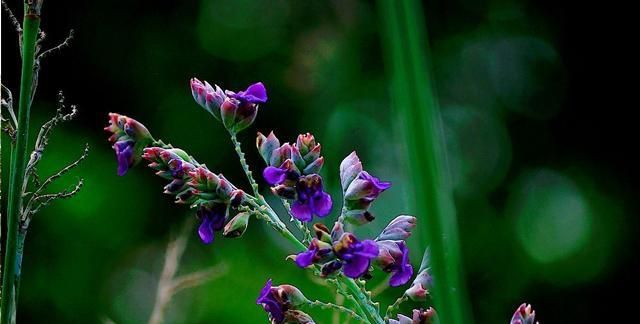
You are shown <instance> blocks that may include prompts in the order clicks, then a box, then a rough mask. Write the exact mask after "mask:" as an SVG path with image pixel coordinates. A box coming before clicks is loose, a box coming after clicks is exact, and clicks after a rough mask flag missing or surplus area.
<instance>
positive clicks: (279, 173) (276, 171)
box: [262, 166, 287, 186]
mask: <svg viewBox="0 0 640 324" xmlns="http://www.w3.org/2000/svg"><path fill="white" fill-rule="evenodd" d="M286 173H287V171H286V170H283V169H280V168H276V167H272V166H269V167H266V168H265V169H264V171H262V176H263V177H264V180H265V181H267V183H268V184H270V185H272V186H274V185H278V184H281V183H283V182H284V180H285V178H286Z"/></svg>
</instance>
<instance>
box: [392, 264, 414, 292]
mask: <svg viewBox="0 0 640 324" xmlns="http://www.w3.org/2000/svg"><path fill="white" fill-rule="evenodd" d="M412 275H413V266H411V265H410V264H407V265H404V266H403V267H402V268H401V270H400V271H397V272H395V273H394V274H393V275H391V278H390V279H389V286H391V287H398V286H402V285H404V284H406V283H407V282H409V279H411V276H412Z"/></svg>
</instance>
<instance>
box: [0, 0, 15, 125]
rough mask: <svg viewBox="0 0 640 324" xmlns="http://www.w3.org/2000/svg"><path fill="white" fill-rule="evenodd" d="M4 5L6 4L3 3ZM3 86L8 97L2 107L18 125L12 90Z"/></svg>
mask: <svg viewBox="0 0 640 324" xmlns="http://www.w3.org/2000/svg"><path fill="white" fill-rule="evenodd" d="M3 3H4V2H3ZM0 86H2V91H4V92H5V93H6V95H7V99H4V98H2V107H5V108H6V109H7V111H8V112H9V115H10V116H11V121H13V125H14V128H15V125H18V119H17V118H16V114H15V112H14V111H13V94H12V93H11V90H10V89H9V88H7V87H6V86H5V85H4V84H0Z"/></svg>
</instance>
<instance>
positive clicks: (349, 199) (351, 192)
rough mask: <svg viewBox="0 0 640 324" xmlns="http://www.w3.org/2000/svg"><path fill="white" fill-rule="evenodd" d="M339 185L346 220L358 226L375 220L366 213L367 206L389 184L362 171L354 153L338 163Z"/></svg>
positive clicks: (388, 186) (389, 185)
mask: <svg viewBox="0 0 640 324" xmlns="http://www.w3.org/2000/svg"><path fill="white" fill-rule="evenodd" d="M340 183H341V184H342V190H343V193H344V208H345V216H346V220H347V221H349V222H350V223H353V224H358V225H362V224H365V223H368V222H371V221H372V220H373V219H374V218H375V217H374V216H373V215H372V214H371V213H370V212H369V211H368V209H369V206H370V205H371V203H372V202H373V201H374V200H375V199H376V198H378V196H379V195H380V194H381V193H382V192H383V191H385V190H387V189H389V188H390V187H391V182H386V181H380V179H378V178H376V177H374V176H372V175H371V174H369V173H368V172H367V171H364V170H363V169H362V162H360V159H359V158H358V155H356V153H355V152H352V153H351V154H349V156H347V157H346V158H345V159H344V160H343V161H342V163H340Z"/></svg>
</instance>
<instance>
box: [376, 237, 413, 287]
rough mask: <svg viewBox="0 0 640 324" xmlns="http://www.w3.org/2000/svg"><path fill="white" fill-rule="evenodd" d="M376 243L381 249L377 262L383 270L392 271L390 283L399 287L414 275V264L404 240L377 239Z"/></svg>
mask: <svg viewBox="0 0 640 324" xmlns="http://www.w3.org/2000/svg"><path fill="white" fill-rule="evenodd" d="M376 244H377V245H378V250H379V253H378V256H377V258H376V263H377V264H378V265H379V266H380V267H381V268H382V271H384V272H390V273H392V275H391V277H390V278H389V285H390V286H391V287H398V286H401V285H404V284H406V283H407V282H408V281H409V279H411V276H412V275H413V266H412V265H411V263H410V261H409V249H408V248H407V245H406V244H405V243H404V241H377V242H376Z"/></svg>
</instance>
